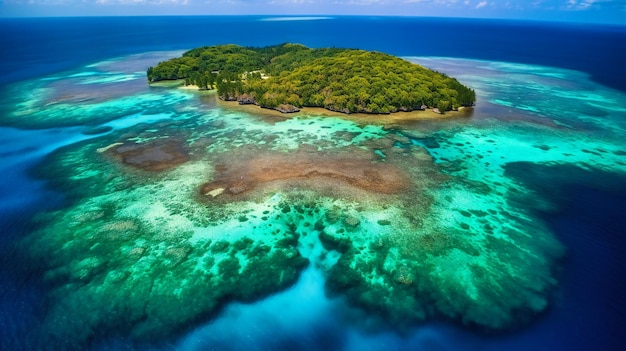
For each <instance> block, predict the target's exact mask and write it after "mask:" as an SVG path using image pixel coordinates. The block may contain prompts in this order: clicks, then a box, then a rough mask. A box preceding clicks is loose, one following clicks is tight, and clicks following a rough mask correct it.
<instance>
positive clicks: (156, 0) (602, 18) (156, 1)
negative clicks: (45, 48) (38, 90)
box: [0, 0, 626, 25]
mask: <svg viewBox="0 0 626 351" xmlns="http://www.w3.org/2000/svg"><path fill="white" fill-rule="evenodd" d="M132 15H135V16H137V15H141V16H144V15H279V16H282V15H298V16H311V15H384V16H431V17H468V18H503V19H526V20H549V21H566V22H589V23H607V24H622V25H626V0H395V1H392V0H0V17H39V16H132Z"/></svg>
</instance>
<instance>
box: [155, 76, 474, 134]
mask: <svg viewBox="0 0 626 351" xmlns="http://www.w3.org/2000/svg"><path fill="white" fill-rule="evenodd" d="M152 84H154V83H151V85H152ZM161 86H165V85H161ZM167 86H168V87H176V88H177V89H181V90H187V91H197V92H199V93H209V94H215V95H217V90H216V89H211V90H200V89H199V87H198V86H196V85H184V84H183V82H182V80H180V81H176V83H170V84H167ZM215 101H216V104H217V106H219V107H223V108H227V109H231V110H233V109H234V110H239V111H243V112H247V113H251V114H256V115H261V116H263V117H269V118H271V119H288V118H291V117H299V116H326V117H337V118H343V119H348V120H352V121H355V122H361V123H362V122H369V123H374V124H388V123H390V124H402V123H407V122H412V121H419V120H435V119H451V118H463V117H470V116H471V115H472V112H473V109H474V108H473V107H460V108H459V109H458V110H457V111H454V110H453V111H446V112H445V113H443V114H442V113H436V112H433V111H432V110H431V109H426V110H414V111H408V112H406V111H397V112H391V113H389V114H383V113H380V114H375V113H343V112H337V111H331V110H329V109H326V108H324V107H299V109H300V111H299V112H293V113H283V112H280V111H278V110H275V109H272V108H266V107H261V106H259V105H255V104H240V103H239V102H237V101H226V100H222V99H220V98H219V97H217V96H216V97H215Z"/></svg>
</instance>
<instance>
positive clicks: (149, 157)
mask: <svg viewBox="0 0 626 351" xmlns="http://www.w3.org/2000/svg"><path fill="white" fill-rule="evenodd" d="M107 152H108V153H109V154H111V155H113V157H115V158H116V159H118V160H120V161H121V162H122V163H124V164H125V165H127V166H131V167H135V168H139V169H142V170H144V171H164V170H167V169H170V168H173V167H176V166H178V165H180V164H182V163H185V162H187V161H189V154H188V152H187V150H186V149H185V147H184V146H183V144H182V143H180V142H178V141H175V140H170V139H168V140H157V141H153V142H148V143H142V144H136V143H132V144H129V143H123V144H122V145H118V146H114V147H111V148H110V149H108V150H107Z"/></svg>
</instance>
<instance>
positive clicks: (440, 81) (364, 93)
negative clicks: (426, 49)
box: [148, 44, 476, 113]
mask: <svg viewBox="0 0 626 351" xmlns="http://www.w3.org/2000/svg"><path fill="white" fill-rule="evenodd" d="M169 79H184V80H185V83H186V84H195V85H197V86H199V87H200V88H201V89H215V88H216V89H217V90H218V94H219V95H220V97H221V98H223V99H226V100H237V99H239V101H241V102H244V103H256V104H258V105H260V106H263V107H269V108H276V107H277V106H280V105H285V104H288V105H293V106H297V107H302V106H315V107H325V108H327V109H330V110H334V111H341V112H346V113H350V112H367V113H389V112H396V111H411V110H416V109H422V108H424V107H425V106H427V107H436V108H438V109H439V110H440V111H442V112H443V111H448V110H451V109H456V108H458V107H460V106H469V105H472V104H473V103H474V101H475V99H476V97H475V93H474V91H473V90H472V89H469V88H467V87H465V86H463V85H461V83H459V82H458V81H457V80H456V79H454V78H451V77H448V76H446V75H444V74H441V73H438V72H434V71H431V70H429V69H426V68H424V67H421V66H419V65H416V64H413V63H410V62H408V61H405V60H402V59H400V58H397V57H394V56H391V55H387V54H383V53H379V52H368V51H363V50H353V49H337V48H328V49H309V48H307V47H305V46H302V45H296V44H284V45H278V46H269V47H264V48H249V47H247V48H246V47H241V46H237V45H222V46H212V47H202V48H197V49H193V50H191V51H188V52H186V53H184V54H183V56H182V57H180V58H174V59H171V60H169V61H166V62H161V63H159V64H158V65H157V66H156V67H150V68H149V69H148V80H149V81H150V82H156V81H160V80H169Z"/></svg>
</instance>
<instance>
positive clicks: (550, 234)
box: [0, 52, 626, 350]
mask: <svg viewBox="0 0 626 351" xmlns="http://www.w3.org/2000/svg"><path fill="white" fill-rule="evenodd" d="M177 54H179V53H178V52H166V53H163V52H161V53H147V54H141V55H133V56H125V57H119V58H111V59H108V60H106V61H102V62H97V63H91V64H89V65H86V66H83V67H77V68H75V69H74V70H71V71H68V72H61V73H58V74H54V75H51V76H46V77H42V78H40V79H32V80H27V81H23V82H20V83H16V84H15V85H14V86H12V87H11V91H10V92H11V93H10V99H6V100H3V104H4V109H5V110H8V111H9V113H8V115H6V116H5V117H4V119H3V122H4V123H5V124H7V125H11V126H13V127H3V128H2V130H1V131H0V132H2V134H3V135H5V136H6V138H3V140H4V141H6V146H5V147H4V150H3V153H2V154H1V157H2V167H3V171H4V172H5V173H6V174H9V175H10V177H11V178H10V179H15V182H13V181H12V182H5V183H3V185H2V192H3V197H2V205H3V206H4V207H3V208H6V209H13V208H18V207H20V206H24V205H25V203H26V204H28V203H34V204H37V203H38V201H40V200H41V199H49V198H50V195H46V194H49V192H53V193H54V194H55V196H57V197H61V198H62V200H59V204H58V205H57V206H55V207H54V208H53V209H48V210H46V211H43V212H44V213H38V214H37V216H35V220H34V223H35V224H34V226H32V227H29V230H24V233H23V236H24V238H23V239H21V240H20V241H18V242H17V244H16V245H15V246H11V247H10V252H11V255H10V258H11V260H12V262H17V265H20V266H21V267H22V268H21V269H23V271H24V272H27V274H28V275H30V276H32V277H35V278H34V279H35V280H37V281H43V282H44V285H45V286H44V287H43V288H42V294H43V297H42V298H43V299H44V301H46V302H45V306H46V308H45V309H43V308H42V309H41V310H37V311H35V312H32V311H31V313H32V314H34V317H32V318H33V319H34V320H36V323H34V325H35V328H32V329H30V328H29V330H28V331H27V330H25V329H24V327H23V326H20V324H19V323H17V324H16V326H15V327H14V328H15V334H13V335H14V339H11V340H9V339H6V340H9V341H8V342H7V345H11V346H16V347H21V348H28V347H29V346H33V347H35V348H36V347H41V345H42V344H44V343H51V344H52V345H59V347H61V345H62V347H75V348H83V347H85V345H92V346H90V347H93V348H95V349H118V348H122V347H137V348H142V349H143V348H153V347H154V348H161V347H164V348H171V347H173V348H175V349H182V350H187V349H189V350H200V349H207V348H215V349H251V350H254V349H259V350H260V349H268V348H269V349H295V348H298V349H311V350H313V349H345V350H365V349H372V350H376V349H381V348H385V349H401V350H402V349H433V348H434V349H437V348H440V349H448V348H457V347H458V346H459V345H461V344H462V345H464V346H463V347H465V348H466V349H498V347H501V346H502V345H507V342H509V341H508V340H507V339H506V338H504V337H502V338H501V339H500V340H497V341H492V343H485V342H484V340H482V338H483V336H482V335H483V334H480V333H478V334H476V335H479V336H476V335H474V334H471V333H470V332H468V330H473V329H479V330H485V329H486V330H489V331H491V332H493V331H495V330H500V329H503V330H507V331H508V330H509V329H513V330H528V329H532V328H538V326H541V323H542V319H541V318H542V316H545V314H548V315H549V314H550V313H553V311H554V310H555V309H556V310H557V311H558V309H559V303H560V301H562V300H561V299H562V297H561V296H560V294H564V293H563V292H561V290H560V289H561V288H562V286H561V279H562V277H563V275H562V269H563V268H562V264H563V260H564V259H565V257H567V255H568V247H567V246H564V245H563V240H562V239H561V238H559V237H558V236H557V235H556V234H555V232H554V227H552V226H550V225H549V223H548V221H547V220H546V219H545V218H544V217H542V216H541V215H539V214H538V213H549V212H550V211H557V210H558V208H559V206H562V204H559V203H557V202H555V201H554V198H553V196H551V194H550V193H548V192H546V191H541V190H537V187H536V186H533V185H532V182H524V181H522V180H521V179H520V178H523V175H524V174H525V173H526V171H525V168H524V167H527V172H528V173H530V172H533V171H534V170H535V168H534V167H538V166H544V167H548V169H561V168H559V167H565V169H576V170H581V171H588V172H592V173H593V172H602V174H604V175H609V176H607V177H609V178H612V179H617V181H616V183H617V184H623V182H622V181H623V179H625V176H626V174H625V173H626V149H625V148H624V143H623V135H624V134H625V130H624V129H625V128H626V125H625V122H624V121H626V109H625V108H624V106H626V104H625V102H626V95H625V94H624V93H623V92H619V91H615V90H611V89H609V88H606V87H604V86H602V85H599V84H597V83H594V82H592V81H590V80H589V79H588V77H586V76H585V75H584V74H582V73H580V72H577V71H571V70H564V69H558V68H552V67H541V66H533V65H522V64H509V63H503V62H492V61H478V60H463V59H451V58H441V57H437V58H416V57H410V58H408V59H409V60H411V61H414V62H418V63H420V64H422V65H424V66H426V67H429V68H432V69H435V70H438V71H442V72H445V73H448V74H450V75H452V76H455V77H458V78H459V80H460V81H461V82H462V83H464V84H467V85H469V86H472V87H473V88H474V89H476V91H477V94H478V102H477V106H476V107H475V108H474V109H473V111H472V112H471V113H469V114H464V115H463V116H448V117H444V118H443V119H441V120H432V119H424V120H416V121H403V122H402V123H395V122H394V123H376V124H371V123H363V122H360V121H359V120H358V119H353V118H342V117H341V116H340V117H328V116H320V115H319V114H316V113H310V114H301V115H297V116H294V117H291V116H290V117H287V118H285V117H282V116H278V117H277V116H268V115H267V114H265V113H262V111H261V110H259V111H258V112H257V111H256V110H241V109H238V108H235V107H232V106H230V105H224V104H221V103H219V102H217V101H216V99H215V96H214V95H213V94H212V93H205V92H196V91H190V90H182V89H177V88H167V87H149V86H147V84H146V83H145V79H144V77H143V75H142V74H141V72H143V71H144V70H145V68H146V67H147V65H151V64H153V62H157V61H159V60H162V59H165V58H167V57H171V56H174V55H177ZM15 127H19V128H22V129H15ZM512 164H515V165H517V166H516V167H517V168H516V169H517V171H516V172H514V173H515V174H516V176H513V175H512V174H511V171H510V169H511V167H512V166H511V165H512ZM160 167H161V168H160ZM550 167H552V168H550ZM567 167H572V168H567ZM307 170H309V171H307ZM312 172H313V173H314V172H317V174H320V173H321V174H330V176H323V175H322V176H314V177H309V178H307V177H305V176H303V174H311V173H312ZM555 172H556V171H555ZM564 172H568V171H567V170H566V171H564ZM569 172H571V171H569ZM571 173H572V174H574V172H571ZM267 174H273V175H274V176H273V177H269V176H267ZM372 174H375V176H368V175H372ZM520 174H521V175H522V176H520ZM364 175H365V176H364ZM31 176H34V177H35V179H33V178H30V177H31ZM264 177H269V178H264ZM371 177H374V180H372V178H371ZM546 177H551V178H552V177H553V176H551V175H550V173H549V172H547V173H546ZM580 177H582V176H580ZM237 178H239V179H237ZM554 178H557V179H560V178H559V177H556V176H554ZM18 180H19V181H18ZM535 182H536V179H535ZM555 182H556V181H555ZM555 186H556V185H555ZM237 187H243V189H244V190H245V192H244V195H243V196H235V195H238V194H239V192H238V191H235V190H233V189H236V188H237ZM23 188H30V189H31V191H32V195H31V198H28V199H25V198H24V196H23V190H22V189H23ZM394 189H401V191H396V190H394ZM229 192H230V193H229ZM61 204H62V205H63V206H61ZM42 207H43V206H42ZM294 284H295V285H294ZM548 320H549V319H548ZM543 323H545V322H543ZM234 326H237V327H234ZM520 333H521V334H520V335H527V334H523V333H522V332H520ZM496 334H497V333H496ZM24 335H27V336H28V338H25V337H24ZM155 340H158V342H157V343H156V346H154V345H152V343H151V342H154V341H155ZM225 340H228V341H227V342H226V341H225ZM232 340H235V341H232ZM451 340H452V341H451ZM3 342H6V341H3ZM163 343H165V345H166V346H162V345H163ZM133 345H134V346H133ZM147 345H151V346H147ZM486 345H487V346H486ZM520 345H521V344H520ZM509 346H510V345H509ZM511 349H512V348H511Z"/></svg>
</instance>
